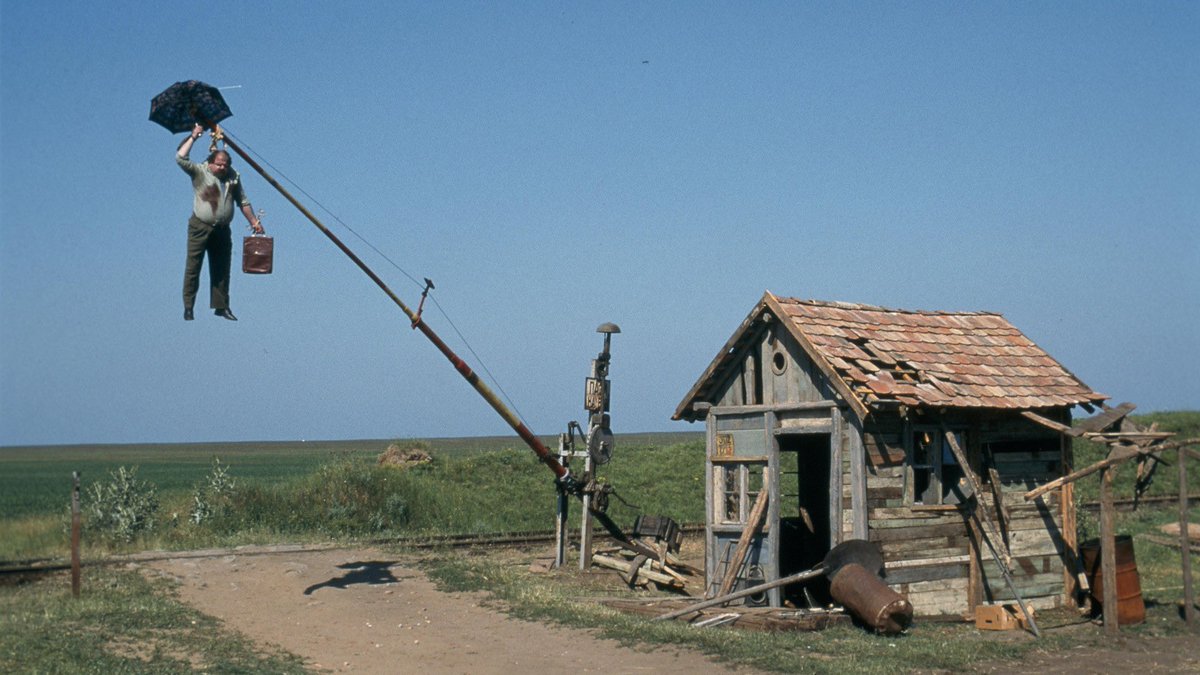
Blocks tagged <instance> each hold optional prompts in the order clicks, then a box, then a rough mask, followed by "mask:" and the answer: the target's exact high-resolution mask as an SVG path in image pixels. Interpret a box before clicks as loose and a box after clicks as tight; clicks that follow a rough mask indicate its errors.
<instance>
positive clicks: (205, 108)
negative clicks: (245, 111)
mask: <svg viewBox="0 0 1200 675" xmlns="http://www.w3.org/2000/svg"><path fill="white" fill-rule="evenodd" d="M231 115H233V113H232V112H230V111H229V106H228V105H227V104H226V103H225V99H224V98H223V97H222V96H221V92H219V91H217V88H216V87H214V86H212V85H210V84H205V83H203V82H200V81H199V80H188V81H187V82H176V83H175V84H173V85H171V86H169V87H167V88H166V89H165V90H163V92H162V93H161V94H159V95H158V96H155V97H154V99H153V100H152V101H150V121H151V122H157V123H158V124H161V125H162V126H164V127H166V129H167V131H170V132H171V133H173V134H177V133H180V132H182V131H191V130H192V127H193V126H194V125H195V124H196V123H197V122H199V123H200V124H203V125H205V126H210V125H213V124H216V123H217V122H220V121H221V120H223V119H225V118H226V117H229V116H231Z"/></svg>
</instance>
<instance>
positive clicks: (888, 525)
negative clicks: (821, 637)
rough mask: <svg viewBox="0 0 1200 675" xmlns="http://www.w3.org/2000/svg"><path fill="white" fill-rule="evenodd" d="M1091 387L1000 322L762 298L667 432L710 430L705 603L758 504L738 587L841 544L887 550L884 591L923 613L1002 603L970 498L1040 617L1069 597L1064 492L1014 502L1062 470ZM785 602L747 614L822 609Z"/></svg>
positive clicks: (1070, 533) (767, 599)
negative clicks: (1064, 430) (962, 461)
mask: <svg viewBox="0 0 1200 675" xmlns="http://www.w3.org/2000/svg"><path fill="white" fill-rule="evenodd" d="M1106 398H1107V397H1106V396H1104V395H1103V394H1099V393H1096V392H1095V391H1092V390H1091V389H1090V388H1089V387H1088V386H1087V385H1085V384H1084V383H1083V382H1081V381H1080V380H1079V379H1078V378H1077V377H1075V376H1074V375H1073V374H1071V372H1070V371H1068V370H1067V369H1066V368H1064V367H1063V366H1062V365H1061V364H1059V363H1058V362H1057V361H1055V360H1054V359H1053V358H1051V357H1050V355H1048V354H1047V353H1046V352H1045V351H1043V350H1042V349H1041V348H1040V347H1038V346H1037V345H1036V344H1034V343H1033V342H1032V341H1031V340H1029V339H1028V338H1027V337H1025V335H1023V334H1022V333H1021V331H1019V330H1017V329H1016V328H1014V327H1013V326H1012V325H1011V324H1010V323H1009V322H1008V321H1007V320H1006V319H1005V318H1004V317H1003V316H1001V315H999V314H994V313H986V312H930V311H904V310H895V309H885V308H882V307H872V306H866V305H858V304H847V303H840V302H820V301H813V300H798V299H794V298H785V297H779V296H776V295H773V294H771V293H770V292H768V293H766V294H765V295H764V296H763V297H762V299H761V300H760V301H759V302H758V304H757V305H755V306H754V309H753V310H752V311H751V312H750V314H749V316H747V317H746V319H745V320H744V321H743V322H742V324H741V325H740V326H739V327H738V329H737V330H736V331H735V332H734V334H733V336H732V337H730V338H729V341H728V342H726V343H725V345H724V346H723V347H721V350H720V352H718V354H717V356H716V358H714V359H713V361H712V363H711V364H709V366H708V368H707V369H706V370H705V371H704V373H703V374H702V375H701V376H700V379H699V380H698V381H697V382H696V384H695V385H694V386H693V387H692V388H691V390H690V391H689V392H688V393H687V396H685V397H684V399H683V401H682V402H681V403H680V404H679V407H678V409H676V411H675V414H674V419H680V420H688V421H701V420H702V421H704V422H705V425H706V430H707V443H706V453H707V458H706V463H705V467H706V478H707V480H706V484H705V495H706V502H707V518H706V520H707V522H706V528H705V537H706V557H707V560H706V563H707V564H706V583H707V587H708V592H709V594H710V595H711V594H713V593H715V592H716V589H717V588H718V587H719V585H720V583H721V580H722V579H723V578H724V576H725V573H726V571H727V568H728V567H729V561H730V558H731V557H733V552H734V551H735V550H736V544H737V542H738V540H739V538H740V537H741V535H742V531H743V529H745V528H746V524H747V520H748V519H749V517H750V514H751V511H752V507H753V504H754V503H755V501H756V499H757V497H758V493H759V492H760V491H762V490H767V491H768V497H769V500H768V501H767V507H766V516H765V519H763V525H762V527H761V528H760V529H759V530H758V532H757V534H756V535H755V536H754V539H753V541H752V545H751V547H750V551H749V554H748V555H746V556H744V561H745V562H744V563H743V565H741V566H740V567H739V568H738V571H737V572H736V579H737V582H736V586H735V587H736V588H744V587H747V586H748V585H752V584H754V583H757V582H759V581H771V580H774V579H777V578H780V577H783V576H786V575H788V574H791V573H794V572H798V571H802V570H805V569H808V568H810V567H812V566H814V565H816V564H818V563H820V562H821V560H822V559H823V558H824V556H825V554H826V553H828V551H829V550H830V549H831V548H832V547H833V546H835V545H837V544H838V543H840V542H842V541H845V540H848V539H865V540H868V541H871V542H875V543H877V544H878V546H879V547H880V549H881V551H882V554H883V558H884V561H885V565H886V570H887V571H886V577H885V581H886V582H887V583H888V584H889V585H890V586H891V587H892V588H893V589H894V590H896V591H898V592H899V593H901V594H902V595H904V596H905V597H907V598H908V600H909V601H910V602H911V603H912V604H913V607H914V609H915V612H916V613H917V615H924V616H930V615H962V616H965V617H969V616H971V615H973V613H974V609H975V607H976V606H978V605H980V604H981V603H993V602H1000V601H1011V600H1012V599H1013V596H1012V593H1011V591H1010V590H1009V589H1008V587H1007V585H1006V584H1005V582H1004V581H1003V579H1002V576H1001V571H1000V567H999V566H998V564H997V562H996V561H995V560H993V557H992V555H991V554H990V553H989V551H988V549H987V547H986V546H985V544H986V542H983V541H982V540H981V534H983V533H982V532H981V530H984V529H986V528H981V527H980V525H979V522H978V521H977V520H976V519H973V518H970V517H968V513H969V512H968V510H967V509H966V508H964V507H963V504H966V503H970V502H971V501H972V496H971V494H969V493H970V490H969V489H968V487H967V485H968V482H967V481H965V480H964V477H965V473H964V467H962V466H960V465H959V463H958V462H957V461H956V460H955V455H954V454H953V453H951V452H950V449H951V448H950V447H949V445H950V442H951V441H952V440H953V441H957V443H958V445H959V448H960V450H961V454H962V455H963V456H965V458H966V459H967V463H968V464H969V468H970V471H972V472H974V473H973V476H974V477H976V478H977V480H978V484H979V485H980V490H979V492H980V493H981V494H978V495H977V497H978V501H976V502H975V503H976V504H978V505H979V509H980V511H983V510H986V513H985V515H988V516H991V517H992V518H993V519H994V524H996V525H997V526H998V532H999V534H1000V536H999V538H1001V539H1002V541H997V542H994V543H995V544H996V548H997V549H998V550H999V551H1000V553H1001V558H1002V559H1004V560H1006V563H1007V564H1008V566H1009V567H1010V569H1011V570H1012V574H1013V578H1014V580H1015V585H1016V588H1017V589H1018V592H1019V594H1020V595H1021V596H1022V597H1023V598H1024V600H1025V601H1026V602H1027V603H1029V604H1030V605H1031V606H1033V607H1036V608H1046V607H1053V606H1058V605H1061V604H1063V603H1064V602H1065V601H1067V600H1068V599H1069V598H1070V596H1071V594H1072V593H1073V592H1074V591H1075V572H1076V570H1077V566H1076V563H1075V549H1076V541H1075V539H1076V537H1075V519H1074V499H1073V494H1072V489H1071V486H1070V485H1066V486H1063V487H1062V488H1061V489H1058V490H1055V491H1053V492H1050V493H1048V494H1046V495H1045V496H1044V497H1042V498H1040V499H1038V500H1037V501H1036V502H1034V503H1032V504H1027V503H1026V502H1025V501H1024V500H1023V499H1022V498H1021V495H1022V493H1024V492H1026V491H1028V490H1030V489H1032V488H1034V487H1037V486H1039V485H1041V484H1044V483H1046V482H1048V481H1050V480H1053V479H1055V478H1058V477H1060V476H1062V475H1064V474H1065V473H1067V472H1069V471H1070V470H1071V468H1072V454H1071V444H1070V438H1069V437H1068V436H1066V435H1064V434H1061V433H1059V432H1058V431H1055V430H1054V429H1052V428H1051V427H1052V426H1053V425H1054V424H1061V425H1069V424H1070V422H1071V409H1072V408H1073V407H1074V406H1082V407H1084V408H1085V409H1088V410H1091V409H1092V408H1091V406H1093V405H1099V404H1100V403H1101V402H1102V401H1104V400H1105V399H1106ZM823 593H827V589H825V590H822V589H820V588H807V589H800V590H797V589H791V590H788V591H785V592H782V593H781V591H780V590H778V589H774V590H771V591H767V592H765V593H763V594H761V596H758V597H755V596H751V601H752V602H753V603H757V604H763V605H770V606H780V605H781V604H783V603H785V602H787V603H789V604H796V605H800V606H803V605H804V604H805V603H809V604H812V603H821V602H824V601H827V598H824V597H822V594H823Z"/></svg>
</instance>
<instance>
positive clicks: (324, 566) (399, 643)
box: [147, 549, 750, 675]
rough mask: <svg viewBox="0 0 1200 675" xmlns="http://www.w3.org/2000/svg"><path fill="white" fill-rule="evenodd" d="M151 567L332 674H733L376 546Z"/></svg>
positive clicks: (206, 605)
mask: <svg viewBox="0 0 1200 675" xmlns="http://www.w3.org/2000/svg"><path fill="white" fill-rule="evenodd" d="M147 565H148V567H149V568H150V569H152V570H155V571H156V572H158V573H161V574H164V575H167V576H169V577H172V578H174V579H176V580H177V581H178V582H179V588H180V596H181V598H182V599H183V600H184V601H185V602H187V603H189V604H191V605H192V606H194V607H196V608H198V609H200V610H201V611H203V612H205V613H206V614H210V615H212V616H215V617H217V618H220V619H222V620H223V621H225V622H226V624H227V625H229V626H230V627H232V628H234V629H236V630H238V631H240V632H242V633H244V634H245V635H247V636H249V637H250V638H251V639H253V640H255V641H256V642H260V643H270V644H276V645H279V646H281V647H283V648H284V649H286V650H288V651H290V652H292V653H295V654H299V655H301V656H303V657H304V658H305V660H306V663H307V664H308V665H310V666H313V667H316V668H322V669H327V670H330V671H333V672H355V673H396V672H422V673H427V674H440V673H513V672H604V673H614V672H621V673H639V672H646V673H651V672H653V673H687V674H689V675H692V674H694V673H697V672H733V671H731V670H730V669H729V668H728V667H727V666H724V665H721V664H717V663H715V662H713V661H711V660H710V659H708V658H706V657H705V656H704V655H702V654H700V653H697V652H694V651H689V650H682V649H655V650H653V651H642V650H635V649H630V648H627V647H623V646H621V645H620V644H619V643H617V642H615V641H612V640H602V639H598V638H596V637H595V636H593V635H592V634H590V633H589V632H587V631H583V630H575V629H569V628H561V627H551V626H544V625H541V624H536V623H530V622H527V621H521V620H518V619H514V618H512V617H509V616H506V615H504V614H502V613H500V612H497V611H495V610H492V609H488V608H486V607H483V606H481V604H480V600H481V596H479V595H476V594H469V593H442V592H439V591H438V590H437V589H436V588H434V585H433V584H432V583H431V582H430V581H429V580H428V579H427V578H426V577H425V575H424V574H422V573H421V572H420V571H419V570H416V569H414V568H412V567H410V566H406V565H405V563H404V562H403V561H400V560H397V559H396V558H395V557H394V556H389V555H387V554H384V553H382V552H380V551H378V550H374V549H355V550H323V551H303V552H286V553H277V554H273V555H253V554H226V555H217V556H213V557H203V558H185V559H171V560H159V561H154V562H151V563H147ZM737 672H750V671H749V670H746V669H738V670H737Z"/></svg>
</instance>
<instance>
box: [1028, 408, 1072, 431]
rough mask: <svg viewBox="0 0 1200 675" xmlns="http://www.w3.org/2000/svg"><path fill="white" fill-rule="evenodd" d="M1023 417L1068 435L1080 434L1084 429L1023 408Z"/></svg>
mask: <svg viewBox="0 0 1200 675" xmlns="http://www.w3.org/2000/svg"><path fill="white" fill-rule="evenodd" d="M1021 417H1024V418H1025V419H1027V420H1030V421H1031V422H1035V423H1037V424H1040V425H1042V426H1044V427H1046V428H1047V429H1053V430H1054V431H1057V432H1059V433H1061V434H1065V435H1067V436H1079V435H1080V434H1082V433H1083V431H1081V430H1080V429H1079V428H1077V427H1072V426H1069V425H1066V424H1062V423H1061V422H1055V421H1054V420H1052V419H1050V418H1048V417H1042V416H1041V415H1039V414H1037V413H1035V412H1033V411H1032V410H1022V411H1021Z"/></svg>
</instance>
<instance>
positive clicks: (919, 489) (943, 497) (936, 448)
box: [904, 427, 967, 506]
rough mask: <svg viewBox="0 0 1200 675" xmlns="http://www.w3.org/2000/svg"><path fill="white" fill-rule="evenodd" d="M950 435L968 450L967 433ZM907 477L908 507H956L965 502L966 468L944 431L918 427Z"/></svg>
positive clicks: (961, 446)
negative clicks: (955, 505) (958, 458)
mask: <svg viewBox="0 0 1200 675" xmlns="http://www.w3.org/2000/svg"><path fill="white" fill-rule="evenodd" d="M951 433H952V434H953V435H954V440H955V442H956V443H958V447H959V448H960V449H961V448H965V447H966V442H965V433H964V432H963V431H951ZM907 474H908V475H907V478H908V480H907V483H908V484H907V485H906V487H905V491H904V495H905V501H906V502H907V503H908V504H911V505H922V506H942V505H954V504H959V503H961V502H962V501H963V500H965V499H966V494H967V490H966V485H965V480H964V474H963V469H962V467H961V466H959V464H958V460H957V459H955V457H954V452H953V451H952V450H951V448H950V444H949V443H948V442H947V441H946V436H945V434H944V433H943V432H942V431H941V429H937V428H932V427H931V428H927V429H926V428H919V427H918V428H916V429H914V430H913V434H912V442H911V444H910V446H909V453H908V472H907Z"/></svg>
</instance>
